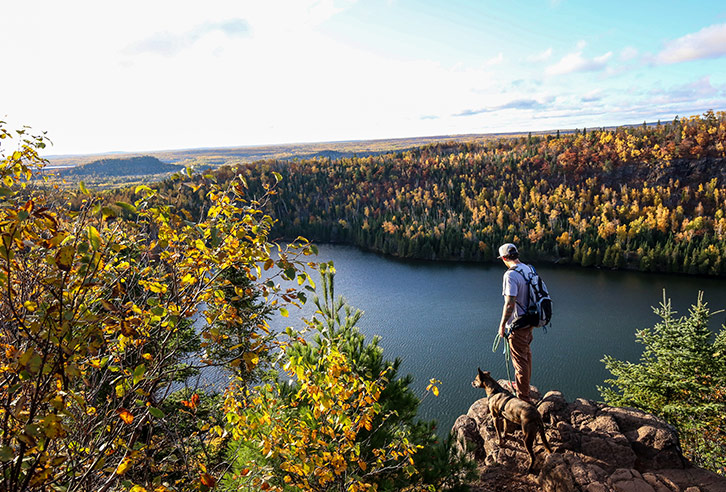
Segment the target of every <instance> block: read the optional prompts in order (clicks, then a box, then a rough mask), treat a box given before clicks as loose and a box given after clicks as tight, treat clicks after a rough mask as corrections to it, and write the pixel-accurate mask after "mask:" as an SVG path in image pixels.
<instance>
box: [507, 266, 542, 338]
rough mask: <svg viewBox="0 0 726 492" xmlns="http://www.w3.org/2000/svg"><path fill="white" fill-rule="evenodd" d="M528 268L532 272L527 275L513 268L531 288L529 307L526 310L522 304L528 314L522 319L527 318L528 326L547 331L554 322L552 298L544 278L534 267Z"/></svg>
mask: <svg viewBox="0 0 726 492" xmlns="http://www.w3.org/2000/svg"><path fill="white" fill-rule="evenodd" d="M527 266H528V267H529V270H530V272H529V273H528V274H525V273H524V272H523V271H522V270H519V269H517V268H516V267H513V268H511V269H512V270H514V271H515V272H517V273H519V274H520V275H521V276H522V277H523V278H524V280H525V281H526V282H527V285H528V286H529V305H528V306H527V308H526V309H525V308H524V306H522V305H521V304H520V307H521V308H522V309H523V310H524V311H525V312H526V314H525V315H524V316H522V317H523V318H524V317H526V319H527V321H528V323H527V325H531V326H535V327H544V328H545V331H546V330H547V325H549V324H550V322H551V321H552V298H551V297H550V293H549V291H548V290H547V285H545V283H544V280H542V277H540V276H539V275H537V272H536V271H535V269H534V267H533V266H532V265H527Z"/></svg>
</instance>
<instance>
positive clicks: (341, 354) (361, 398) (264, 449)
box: [226, 264, 471, 491]
mask: <svg viewBox="0 0 726 492" xmlns="http://www.w3.org/2000/svg"><path fill="white" fill-rule="evenodd" d="M321 276H322V290H323V299H322V300H321V299H319V298H318V297H317V296H316V297H315V305H316V307H317V308H318V309H317V311H316V314H315V316H314V317H313V318H312V319H310V320H308V321H307V330H309V331H311V332H312V333H313V334H314V336H312V337H310V336H309V334H308V336H304V333H298V332H294V331H292V330H289V331H288V336H289V337H290V340H291V341H290V342H289V343H288V344H287V345H286V347H285V349H284V354H283V358H282V360H281V364H282V369H283V370H284V373H285V374H286V376H287V377H289V381H284V380H278V381H276V382H273V383H271V384H266V385H263V386H261V387H258V388H253V389H251V390H250V391H247V392H238V393H236V394H233V393H230V394H228V398H227V408H226V413H227V418H228V419H229V422H230V424H231V427H232V432H233V434H234V443H233V444H232V446H231V448H230V452H231V454H233V455H236V463H235V468H234V477H233V479H232V480H231V481H230V483H229V484H228V485H230V486H232V485H234V486H235V487H250V489H258V488H261V489H265V488H269V489H270V490H280V491H283V490H305V491H308V490H314V491H333V490H339V491H361V490H447V489H448V490H453V489H457V488H464V486H463V484H462V482H463V480H465V479H466V478H467V474H466V472H467V471H470V469H471V468H470V467H469V466H467V465H466V464H465V463H463V462H461V461H460V460H459V459H458V458H456V457H455V456H454V455H453V453H451V451H450V450H451V447H450V446H449V444H448V443H438V442H437V440H436V436H435V434H434V432H433V424H432V423H428V422H420V421H416V420H415V416H416V410H417V407H418V404H419V400H418V398H417V397H416V396H415V395H414V394H413V392H412V391H411V389H410V388H409V384H410V383H411V378H410V377H404V378H399V377H398V376H397V372H398V366H399V363H400V361H398V360H397V361H395V362H387V361H384V359H383V356H382V349H381V348H380V347H379V346H378V339H377V338H374V339H373V340H371V341H370V342H368V343H366V341H365V339H364V336H363V335H362V334H361V333H360V332H359V331H358V329H357V327H356V323H357V322H358V320H359V319H360V316H361V314H362V313H361V312H360V311H355V312H353V310H352V309H351V308H350V307H349V306H348V305H347V304H346V303H345V301H344V300H343V299H342V298H339V299H338V300H335V297H334V288H333V280H334V269H333V267H332V264H323V265H321ZM433 384H435V382H432V385H433ZM430 389H431V390H432V391H435V392H438V389H436V388H435V386H430ZM237 490H239V489H237Z"/></svg>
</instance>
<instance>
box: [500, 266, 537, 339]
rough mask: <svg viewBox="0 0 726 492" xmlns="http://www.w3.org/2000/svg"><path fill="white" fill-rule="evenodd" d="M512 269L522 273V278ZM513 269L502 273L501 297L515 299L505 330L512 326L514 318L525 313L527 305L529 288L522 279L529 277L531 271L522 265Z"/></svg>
mask: <svg viewBox="0 0 726 492" xmlns="http://www.w3.org/2000/svg"><path fill="white" fill-rule="evenodd" d="M514 269H517V270H519V271H520V272H522V273H523V274H524V276H522V275H520V274H519V273H517V272H515V271H514ZM514 269H511V270H507V271H506V272H504V278H503V282H502V295H503V296H514V297H515V298H516V299H517V305H516V307H515V308H514V312H513V313H512V316H510V317H509V320H508V321H507V325H506V326H507V328H509V325H511V324H512V322H513V321H514V320H515V318H517V317H518V316H522V315H523V314H525V313H526V310H527V306H528V305H529V286H528V285H527V281H526V280H525V279H524V277H525V276H527V275H529V274H530V272H531V271H532V269H531V268H530V267H529V265H525V264H524V263H519V264H517V266H515V267H514Z"/></svg>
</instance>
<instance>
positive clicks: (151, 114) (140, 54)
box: [0, 0, 726, 155]
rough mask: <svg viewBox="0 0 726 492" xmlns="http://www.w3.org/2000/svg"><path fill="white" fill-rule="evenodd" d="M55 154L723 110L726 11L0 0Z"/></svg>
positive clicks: (708, 4)
mask: <svg viewBox="0 0 726 492" xmlns="http://www.w3.org/2000/svg"><path fill="white" fill-rule="evenodd" d="M2 2H3V5H2V7H1V8H0V47H2V50H0V120H2V121H5V122H6V124H5V126H6V127H9V128H19V127H20V126H22V125H28V126H30V127H32V128H33V129H34V130H35V131H37V132H41V131H45V132H47V136H48V137H49V138H50V139H51V141H52V142H53V146H52V147H50V149H49V150H48V153H47V154H48V155H66V154H89V153H103V152H115V151H126V152H142V151H152V150H171V149H189V148H200V147H234V146H249V145H266V144H275V143H296V142H325V141H340V140H359V139H376V138H397V137H416V136H433V135H453V134H469V133H497V132H526V131H538V130H554V129H558V128H559V129H567V128H582V127H588V128H592V127H600V126H610V125H619V124H631V123H642V122H643V121H648V122H651V121H656V120H658V119H661V120H663V121H665V120H672V119H673V118H674V117H675V116H676V115H678V116H681V117H683V116H691V115H695V114H700V113H703V112H704V111H707V110H709V109H713V110H715V111H718V110H726V2H723V0H719V1H706V0H703V1H701V0H699V1H683V0H680V1H669V0H658V1H649V0H642V1H632V0H630V1H619V0H610V1H607V2H605V1H590V0H581V1H574V0H537V1H535V0H532V1H524V0H522V1H502V0H496V1H494V0H491V1H490V0H471V1H464V0H418V1H415V2H414V1H408V0H357V1H355V0H342V1H338V0H289V1H277V0H264V1H260V0H256V1H247V0H236V1H217V0H205V1H204V2H200V1H195V2H189V1H186V0H174V1H166V0H143V1H137V0H125V1H124V2H99V1H97V0H91V1H76V0H66V1H63V2H59V1H57V0H24V1H12V0H2Z"/></svg>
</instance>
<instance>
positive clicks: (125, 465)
mask: <svg viewBox="0 0 726 492" xmlns="http://www.w3.org/2000/svg"><path fill="white" fill-rule="evenodd" d="M129 468H131V460H130V459H128V458H124V459H123V461H122V462H121V463H119V465H118V468H116V475H123V474H124V473H126V471H128V469H129Z"/></svg>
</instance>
